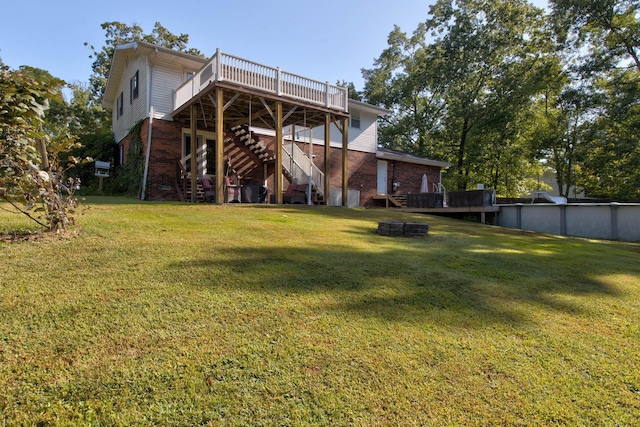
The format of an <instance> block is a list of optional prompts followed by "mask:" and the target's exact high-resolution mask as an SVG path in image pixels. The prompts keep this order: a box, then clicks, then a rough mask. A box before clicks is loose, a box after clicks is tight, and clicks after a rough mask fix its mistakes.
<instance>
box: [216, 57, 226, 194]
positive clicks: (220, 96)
mask: <svg viewBox="0 0 640 427" xmlns="http://www.w3.org/2000/svg"><path fill="white" fill-rule="evenodd" d="M218 58H219V56H218ZM223 101H224V91H223V89H222V88H220V87H217V88H216V203H219V204H220V203H224V174H225V170H224V158H223V157H224V107H223V105H224V102H223Z"/></svg>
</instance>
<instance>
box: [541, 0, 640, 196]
mask: <svg viewBox="0 0 640 427" xmlns="http://www.w3.org/2000/svg"><path fill="white" fill-rule="evenodd" d="M550 5H551V7H552V17H553V19H554V24H555V29H556V33H557V34H558V38H559V40H560V42H561V43H562V45H563V47H564V48H565V49H566V50H567V51H571V52H579V54H577V55H574V56H573V57H571V58H570V61H568V63H569V66H570V67H569V70H570V71H571V73H572V78H573V80H574V83H573V85H572V89H573V91H575V92H579V97H580V98H582V99H586V100H589V103H590V105H591V108H590V109H589V110H588V111H587V113H586V115H585V116H584V118H583V122H584V124H583V125H582V126H581V131H580V133H578V134H577V135H578V136H579V138H580V139H579V143H580V144H581V145H582V146H583V147H584V149H583V151H582V158H581V164H580V167H581V170H580V173H579V174H578V175H579V178H580V179H582V180H583V186H584V187H585V189H586V191H587V193H588V194H589V195H592V196H600V197H605V198H615V199H618V200H638V199H640V190H638V189H639V188H640V172H638V171H639V170H640V154H638V151H639V150H640V148H639V146H640V137H638V132H637V129H638V127H639V126H640V104H639V101H638V95H639V93H640V90H639V88H638V85H639V84H640V60H639V52H640V4H639V3H638V2H637V1H635V0H617V1H614V0H600V1H586V0H552V1H551V2H550ZM576 82H579V84H576ZM574 98H575V97H574Z"/></svg>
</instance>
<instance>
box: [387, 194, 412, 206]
mask: <svg viewBox="0 0 640 427" xmlns="http://www.w3.org/2000/svg"><path fill="white" fill-rule="evenodd" d="M387 199H388V200H389V201H390V202H391V203H392V204H393V205H394V207H396V208H406V207H407V195H406V194H395V195H393V196H392V195H390V194H388V195H387Z"/></svg>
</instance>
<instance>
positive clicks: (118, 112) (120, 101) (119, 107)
mask: <svg viewBox="0 0 640 427" xmlns="http://www.w3.org/2000/svg"><path fill="white" fill-rule="evenodd" d="M123 99H124V97H123V94H122V92H120V96H119V97H118V105H117V108H116V119H119V118H120V117H122V116H123V114H124V106H123V105H122V104H124V102H123Z"/></svg>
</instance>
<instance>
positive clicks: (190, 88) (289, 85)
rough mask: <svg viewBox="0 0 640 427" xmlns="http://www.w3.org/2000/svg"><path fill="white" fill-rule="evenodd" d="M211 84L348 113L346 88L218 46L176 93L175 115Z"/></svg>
mask: <svg viewBox="0 0 640 427" xmlns="http://www.w3.org/2000/svg"><path fill="white" fill-rule="evenodd" d="M212 84H227V85H232V86H237V87H242V88H244V89H245V90H246V91H247V92H251V91H255V93H262V94H266V95H272V96H276V97H279V98H283V99H286V100H291V101H294V102H299V103H301V104H304V105H309V106H315V107H320V108H324V109H326V110H331V111H336V112H340V113H346V112H347V111H348V108H349V104H348V91H347V89H346V88H344V87H341V86H336V85H332V84H329V83H328V82H320V81H317V80H313V79H309V78H307V77H302V76H299V75H297V74H293V73H289V72H286V71H283V70H281V69H280V68H274V67H269V66H267V65H262V64H259V63H257V62H253V61H249V60H247V59H243V58H240V57H238V56H234V55H229V54H227V53H223V52H221V51H220V49H218V50H217V51H216V53H215V55H213V57H212V58H211V59H210V60H209V62H207V64H206V65H204V66H203V67H202V68H201V69H200V70H199V71H198V72H197V73H196V74H195V75H194V76H193V77H192V78H191V79H189V80H188V81H186V82H185V83H184V84H183V85H182V86H180V87H179V88H178V89H177V90H176V91H175V93H174V107H173V109H174V113H173V114H174V115H176V114H177V113H178V112H179V111H180V110H181V109H182V108H183V107H185V106H186V105H187V104H188V103H189V101H190V100H192V99H194V98H197V97H199V96H200V95H201V94H203V93H204V92H206V91H207V90H208V89H210V85H212Z"/></svg>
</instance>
